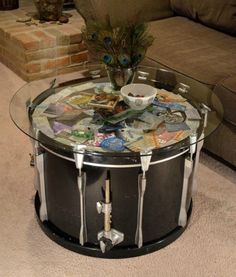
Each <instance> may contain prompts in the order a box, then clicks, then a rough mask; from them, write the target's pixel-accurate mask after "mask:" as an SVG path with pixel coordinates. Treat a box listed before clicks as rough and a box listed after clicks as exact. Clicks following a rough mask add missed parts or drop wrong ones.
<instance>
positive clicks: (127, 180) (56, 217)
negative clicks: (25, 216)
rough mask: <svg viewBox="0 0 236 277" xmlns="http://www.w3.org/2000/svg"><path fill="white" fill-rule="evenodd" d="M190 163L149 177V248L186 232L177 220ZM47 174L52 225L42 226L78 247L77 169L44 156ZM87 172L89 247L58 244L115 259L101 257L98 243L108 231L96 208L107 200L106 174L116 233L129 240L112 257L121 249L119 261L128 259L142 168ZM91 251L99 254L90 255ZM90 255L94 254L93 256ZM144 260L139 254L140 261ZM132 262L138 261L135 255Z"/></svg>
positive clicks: (180, 160)
mask: <svg viewBox="0 0 236 277" xmlns="http://www.w3.org/2000/svg"><path fill="white" fill-rule="evenodd" d="M185 157H186V155H185V154H182V155H180V156H178V157H175V158H173V159H170V160H168V161H165V162H161V163H157V164H154V165H150V167H149V170H148V171H147V172H146V178H147V185H146V191H145V195H144V204H143V226H142V228H143V242H144V246H147V245H148V244H152V243H153V242H158V241H161V240H163V238H164V237H166V236H168V235H169V234H171V233H173V232H175V231H178V230H179V229H183V228H182V227H179V226H178V217H179V211H180V203H181V195H182V188H183V177H184V176H183V175H184V161H185ZM44 168H45V172H44V178H45V192H46V202H47V213H48V222H44V223H43V224H45V223H46V224H49V225H48V227H49V229H50V228H51V227H53V229H54V230H53V232H55V230H57V231H58V232H59V233H61V234H63V236H64V237H65V238H66V240H69V241H73V242H74V243H75V244H78V245H79V234H80V194H79V189H78V183H77V176H78V169H77V168H76V166H75V162H73V161H70V160H68V159H64V158H62V157H59V156H57V155H55V154H53V153H51V152H49V151H47V150H44ZM83 171H84V172H85V173H86V196H85V205H86V208H85V209H86V224H87V234H88V236H87V237H88V241H87V243H86V244H85V245H84V246H81V245H79V246H78V248H77V249H76V247H67V246H66V245H63V243H60V242H59V243H60V244H62V245H63V246H65V247H67V248H71V249H72V250H75V251H77V252H81V253H82V254H84V253H83V251H79V250H81V248H86V247H88V252H86V251H85V254H86V255H91V256H101V257H113V255H112V254H109V253H105V254H102V253H101V251H100V248H99V241H98V239H97V236H98V233H99V232H100V231H102V230H103V229H104V226H103V224H104V223H103V222H104V219H103V218H104V215H103V214H98V212H97V209H96V203H97V202H98V201H103V200H104V186H105V179H106V176H107V171H109V173H110V178H111V200H112V228H114V229H116V230H118V231H119V232H122V233H123V234H124V241H123V242H122V243H120V244H119V245H117V246H115V247H114V248H113V249H112V250H111V251H110V253H114V251H115V249H116V248H119V249H120V248H122V251H123V252H122V253H121V255H120V256H121V257H125V256H126V255H125V251H126V249H129V248H137V246H136V245H135V232H136V227H137V212H138V179H139V175H140V173H141V167H132V168H104V167H98V166H96V167H93V166H87V165H84V166H83ZM190 190H191V188H189V193H188V199H187V203H188V204H187V205H188V207H187V210H189V209H190V206H191V205H190V204H191V193H190ZM36 200H37V199H36ZM39 202H40V200H39V199H38V204H37V201H36V210H37V213H38V208H37V206H39V205H40V203H39ZM41 224H42V223H41ZM50 226H51V227H50ZM47 231H48V230H47ZM182 231H183V230H182ZM182 231H181V232H182ZM178 232H179V233H181V232H180V231H178ZM46 233H47V232H46ZM173 240H174V239H173ZM173 240H172V241H173ZM166 244H168V243H166ZM162 247H163V246H162ZM91 248H94V249H96V250H97V251H94V249H93V250H91ZM159 248H160V247H159ZM90 250H91V253H89V251H90ZM152 251H153V250H152ZM97 252H99V253H97ZM143 252H144V253H143V254H146V253H148V252H149V251H147V250H144V251H143ZM150 252H151V251H150ZM141 254H142V253H141V252H139V253H138V254H137V255H141ZM115 256H116V255H114V257H115ZM128 256H136V254H134V255H132V254H129V255H128ZM118 257H119V255H118Z"/></svg>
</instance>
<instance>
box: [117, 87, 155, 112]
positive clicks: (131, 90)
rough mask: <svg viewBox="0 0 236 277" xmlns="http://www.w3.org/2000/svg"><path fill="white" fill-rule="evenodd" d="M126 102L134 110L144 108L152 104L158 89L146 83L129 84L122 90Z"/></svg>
mask: <svg viewBox="0 0 236 277" xmlns="http://www.w3.org/2000/svg"><path fill="white" fill-rule="evenodd" d="M120 93H121V95H122V97H123V100H124V102H125V103H126V104H127V105H129V106H130V108H131V109H133V110H143V109H145V108H146V107H147V106H149V105H150V104H152V102H153V100H154V98H155V96H156V93H157V89H156V88H154V87H152V86H149V85H146V84H129V85H126V86H123V87H122V88H121V90H120Z"/></svg>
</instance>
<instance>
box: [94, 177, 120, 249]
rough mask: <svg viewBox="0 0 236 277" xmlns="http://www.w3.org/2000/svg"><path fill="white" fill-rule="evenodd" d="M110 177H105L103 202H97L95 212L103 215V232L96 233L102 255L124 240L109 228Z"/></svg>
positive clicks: (110, 207)
mask: <svg viewBox="0 0 236 277" xmlns="http://www.w3.org/2000/svg"><path fill="white" fill-rule="evenodd" d="M110 193H111V189H110V176H107V178H106V183H105V202H104V203H103V202H97V211H98V213H99V214H100V213H101V212H102V213H104V230H103V231H101V232H99V233H98V240H99V242H100V248H101V250H102V253H105V252H106V251H109V250H111V249H112V248H113V246H115V245H117V244H119V243H121V242H122V241H123V240H124V234H123V233H121V232H119V231H117V230H116V229H113V228H111V210H112V206H111V197H110Z"/></svg>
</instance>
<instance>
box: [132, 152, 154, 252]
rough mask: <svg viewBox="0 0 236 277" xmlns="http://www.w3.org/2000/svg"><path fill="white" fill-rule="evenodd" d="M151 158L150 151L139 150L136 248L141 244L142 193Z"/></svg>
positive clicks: (144, 188) (143, 192)
mask: <svg viewBox="0 0 236 277" xmlns="http://www.w3.org/2000/svg"><path fill="white" fill-rule="evenodd" d="M151 158H152V151H149V152H141V153H140V159H141V168H142V174H140V175H139V178H138V213H137V227H136V233H135V244H136V245H137V246H138V248H140V247H142V245H143V230H142V229H143V227H142V225H143V202H144V194H145V191H146V183H147V180H146V172H147V171H148V169H149V165H150V162H151Z"/></svg>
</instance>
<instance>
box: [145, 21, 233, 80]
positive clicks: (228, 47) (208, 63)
mask: <svg viewBox="0 0 236 277" xmlns="http://www.w3.org/2000/svg"><path fill="white" fill-rule="evenodd" d="M150 31H151V34H153V35H154V37H155V40H154V43H153V45H152V46H151V47H150V48H149V50H148V52H147V57H149V58H151V59H153V60H155V61H157V62H159V63H162V64H164V65H166V66H168V67H170V68H172V69H174V70H176V71H179V72H180V73H183V74H185V75H187V76H189V77H191V78H194V79H196V80H198V81H200V82H202V83H205V84H208V85H211V86H214V85H215V84H217V83H218V82H219V81H220V80H222V79H225V78H228V77H230V76H233V75H236V38H234V37H232V36H229V35H227V34H224V33H222V32H219V31H216V30H214V29H211V28H208V27H205V26H204V25H202V24H200V23H196V22H194V21H192V20H189V19H188V18H185V17H179V16H178V17H177V16H176V17H172V18H167V19H163V20H158V21H154V22H151V23H150Z"/></svg>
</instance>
